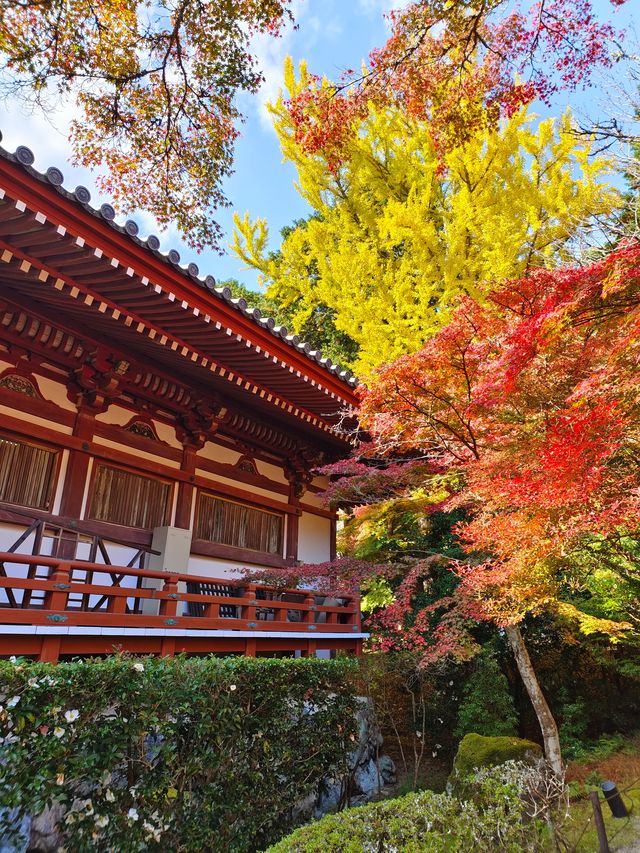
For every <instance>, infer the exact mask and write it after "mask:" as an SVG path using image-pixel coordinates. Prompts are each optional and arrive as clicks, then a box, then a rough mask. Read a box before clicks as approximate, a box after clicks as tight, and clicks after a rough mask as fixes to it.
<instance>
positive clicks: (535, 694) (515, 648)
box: [505, 625, 564, 778]
mask: <svg viewBox="0 0 640 853" xmlns="http://www.w3.org/2000/svg"><path fill="white" fill-rule="evenodd" d="M505 631H506V634H507V640H508V641H509V645H510V646H511V651H512V652H513V656H514V657H515V659H516V664H517V665H518V672H519V673H520V677H521V678H522V681H523V683H524V686H525V688H526V690H527V693H528V694H529V699H531V704H532V705H533V709H534V711H535V712H536V717H537V718H538V723H539V724H540V730H541V731H542V738H543V740H544V754H545V756H546V759H547V761H548V762H549V764H550V766H551V768H552V770H553V772H554V773H555V774H556V776H558V777H559V778H561V777H562V776H563V775H564V766H563V763H562V753H561V750H560V735H559V734H558V726H557V725H556V721H555V720H554V718H553V714H552V713H551V709H550V708H549V705H548V704H547V700H546V699H545V696H544V693H543V692H542V689H541V687H540V683H539V682H538V677H537V676H536V672H535V670H534V668H533V664H532V663H531V658H530V657H529V652H528V651H527V647H526V646H525V643H524V638H523V636H522V632H521V631H520V628H519V627H518V625H510V626H509V627H508V628H505Z"/></svg>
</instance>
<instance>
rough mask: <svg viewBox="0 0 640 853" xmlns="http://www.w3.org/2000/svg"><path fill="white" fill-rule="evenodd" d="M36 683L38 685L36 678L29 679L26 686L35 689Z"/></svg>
mask: <svg viewBox="0 0 640 853" xmlns="http://www.w3.org/2000/svg"><path fill="white" fill-rule="evenodd" d="M37 683H38V679H37V678H30V679H29V680H28V681H27V684H28V685H29V687H35V686H36V684H37Z"/></svg>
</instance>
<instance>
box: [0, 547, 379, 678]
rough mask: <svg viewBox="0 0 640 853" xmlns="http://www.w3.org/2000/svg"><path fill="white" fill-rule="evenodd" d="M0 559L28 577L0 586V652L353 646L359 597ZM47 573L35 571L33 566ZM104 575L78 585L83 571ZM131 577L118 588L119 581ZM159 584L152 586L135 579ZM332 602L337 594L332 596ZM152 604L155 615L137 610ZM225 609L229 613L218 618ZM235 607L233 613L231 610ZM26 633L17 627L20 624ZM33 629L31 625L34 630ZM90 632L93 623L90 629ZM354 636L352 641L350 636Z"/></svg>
mask: <svg viewBox="0 0 640 853" xmlns="http://www.w3.org/2000/svg"><path fill="white" fill-rule="evenodd" d="M0 564H1V565H2V566H3V567H4V569H5V574H8V573H7V572H6V567H7V566H13V567H14V568H15V567H18V566H28V567H29V568H30V569H31V572H30V574H31V577H16V576H5V577H0V589H3V590H5V592H6V591H10V593H11V596H12V598H13V604H12V605H11V604H10V605H9V606H8V607H6V608H5V609H4V610H3V612H2V622H3V623H4V624H3V626H2V627H3V629H4V630H6V629H7V628H8V626H12V631H7V633H4V634H0V653H4V654H14V655H35V656H37V657H38V658H39V659H40V660H44V661H57V660H58V659H59V657H60V656H61V655H73V654H84V655H86V654H108V653H110V652H113V650H114V649H117V648H123V649H126V650H127V651H129V652H135V653H144V654H151V653H156V654H162V655H173V654H176V653H179V652H190V653H195V652H217V653H225V652H226V653H241V654H247V655H251V656H255V655H256V653H257V652H258V651H259V652H263V653H264V652H287V651H288V652H295V651H301V652H302V653H303V654H304V655H308V654H313V653H315V651H316V648H317V646H318V639H317V638H318V636H321V646H322V648H328V649H347V650H350V651H352V652H354V653H358V652H359V651H360V647H361V643H362V639H361V633H360V631H361V628H360V601H359V599H358V598H357V597H356V596H351V595H344V596H342V595H341V596H340V598H339V599H335V601H337V602H339V603H336V604H332V605H325V604H322V603H318V602H322V600H323V598H324V597H323V596H317V595H315V594H314V593H313V592H311V591H307V592H301V590H299V589H281V588H277V589H276V588H274V587H268V586H266V585H264V584H260V585H258V584H253V583H250V582H240V581H226V582H225V584H224V586H225V590H224V592H225V594H224V595H215V594H207V595H202V594H194V593H187V592H184V591H182V588H183V587H184V586H185V581H184V577H183V576H182V575H181V574H179V573H176V574H170V573H167V572H153V571H149V570H145V569H132V568H125V567H121V566H105V565H104V564H103V563H89V562H86V561H78V560H61V559H59V558H56V557H45V556H42V555H27V554H15V553H0ZM38 569H39V570H44V571H45V574H44V576H40V577H38V576H37V574H36V570H38ZM88 572H89V573H92V574H94V575H96V574H97V575H99V576H102V578H103V580H102V581H95V580H94V581H92V582H91V583H86V582H84V580H83V578H82V575H86V574H87V573H88ZM125 578H126V579H127V580H132V579H134V580H135V581H136V582H137V585H136V586H135V587H131V586H129V587H124V586H122V582H123V580H124V579H125ZM143 579H147V580H151V581H157V582H159V588H157V589H149V588H147V589H145V588H142V587H141V586H140V585H139V582H140V581H142V580H143ZM210 581H211V578H209V577H198V576H193V575H190V576H189V583H190V584H194V585H195V584H204V585H207V584H209V583H210ZM34 592H36V593H39V594H40V595H41V598H39V600H38V603H35V604H34V603H33V602H32V601H31V602H30V606H28V607H23V603H24V600H25V597H26V596H27V595H32V594H33V593H34ZM332 600H334V599H332ZM190 602H191V603H195V604H200V605H201V606H202V610H203V613H202V615H201V616H189V615H184V607H185V605H188V604H189V603H190ZM144 603H149V604H152V605H156V607H157V612H156V613H155V614H151V613H145V612H143V605H144ZM221 609H224V612H225V613H226V615H224V616H223V615H221ZM233 610H235V613H231V612H230V611H233ZM25 627H26V628H27V629H28V630H26V631H23V629H24V628H25ZM32 627H34V628H35V629H36V630H35V631H31V630H30V629H31V628H32ZM87 628H90V629H92V630H91V631H90V632H89V633H87V630H86V629H87ZM355 635H357V637H356V636H355Z"/></svg>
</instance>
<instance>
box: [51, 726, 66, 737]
mask: <svg viewBox="0 0 640 853" xmlns="http://www.w3.org/2000/svg"><path fill="white" fill-rule="evenodd" d="M53 733H54V735H55V736H56V737H62V736H63V735H64V729H63V728H62V726H56V727H55V729H54V730H53Z"/></svg>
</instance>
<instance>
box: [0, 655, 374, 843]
mask: <svg viewBox="0 0 640 853" xmlns="http://www.w3.org/2000/svg"><path fill="white" fill-rule="evenodd" d="M351 669H352V667H351V663H350V662H349V661H348V660H341V661H335V662H328V661H320V660H316V659H312V658H309V659H302V660H271V659H260V660H255V659H250V658H226V659H219V658H190V659H185V658H173V659H171V658H155V659H153V658H146V659H144V662H142V661H141V660H139V661H136V660H132V659H125V658H111V659H106V660H102V661H88V662H79V663H61V664H58V665H56V666H53V665H48V664H38V663H20V662H18V664H16V665H13V664H11V663H9V662H6V661H5V662H0V703H1V705H2V708H1V709H0V735H2V737H3V739H4V740H3V757H2V776H1V778H0V836H1V837H2V838H3V840H5V841H6V843H8V842H9V841H10V840H11V839H12V838H13V839H15V838H16V833H17V829H16V825H17V824H19V823H20V821H21V820H22V818H23V817H24V815H26V814H37V813H40V812H41V811H43V810H44V809H45V808H46V807H47V806H49V805H51V804H52V803H53V804H60V805H61V807H62V809H63V810H64V813H65V814H64V817H63V818H62V819H61V821H60V824H61V825H60V830H61V834H62V842H63V843H64V844H65V846H67V845H68V849H70V850H73V851H74V853H76V851H77V853H82V851H101V850H105V851H106V850H114V849H115V850H118V851H119V853H133V852H134V851H139V850H145V851H146V850H150V851H167V850H172V851H202V850H207V851H221V853H222V851H224V853H242V851H254V850H256V849H262V848H263V847H265V846H266V845H267V844H269V843H271V842H272V841H273V840H275V839H277V838H279V837H281V836H282V834H283V832H285V831H287V829H288V828H290V827H291V826H292V825H293V813H292V807H293V805H294V804H295V803H296V801H298V800H300V799H301V798H303V797H304V796H305V795H307V794H309V793H311V792H312V791H314V789H315V788H316V787H317V784H318V782H319V780H320V779H321V778H322V777H323V776H325V775H326V774H328V773H333V774H337V775H339V773H340V770H341V764H344V761H345V757H346V753H347V752H348V748H349V746H350V743H351V740H352V739H353V738H354V737H355V734H354V730H355V717H354V713H355V711H356V707H357V700H356V698H355V697H354V695H353V693H352V691H351V690H350V689H348V688H345V686H344V685H345V683H346V682H347V681H348V679H349V676H350V672H351Z"/></svg>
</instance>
